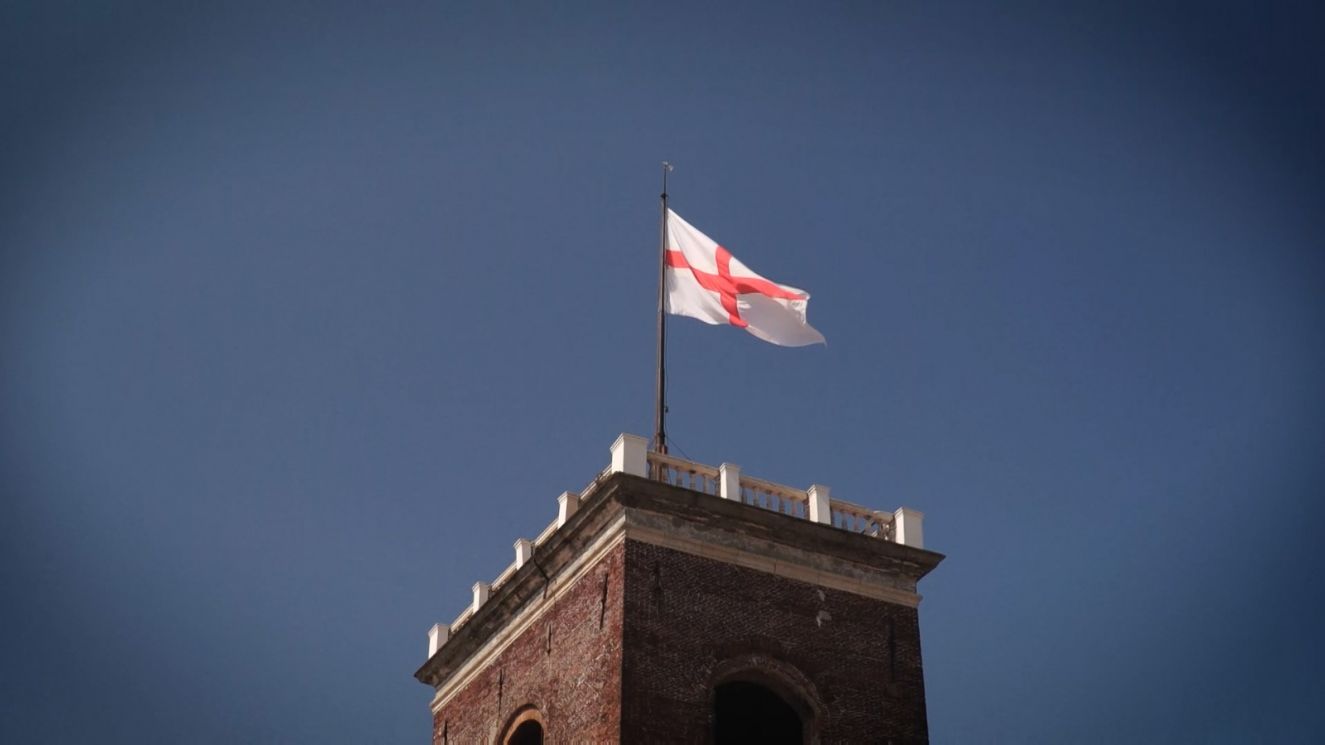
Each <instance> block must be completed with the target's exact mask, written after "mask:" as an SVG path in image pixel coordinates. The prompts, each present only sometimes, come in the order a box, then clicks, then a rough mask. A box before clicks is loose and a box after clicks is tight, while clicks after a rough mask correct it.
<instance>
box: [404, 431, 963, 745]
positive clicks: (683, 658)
mask: <svg viewBox="0 0 1325 745" xmlns="http://www.w3.org/2000/svg"><path fill="white" fill-rule="evenodd" d="M921 520H922V515H921V514H920V513H919V512H917V511H915V510H911V509H908V508H900V509H898V510H896V511H895V512H891V513H885V512H876V511H873V510H870V509H867V508H864V507H861V506H859V505H855V504H851V503H849V502H845V501H843V500H839V499H836V498H833V497H831V496H830V493H829V490H828V488H827V487H824V486H820V485H815V486H811V487H809V488H808V489H805V490H800V489H794V488H791V487H786V486H781V485H778V484H774V483H771V482H768V481H763V480H760V479H756V478H751V477H748V476H745V475H743V474H741V472H740V469H739V468H737V467H736V466H734V465H731V464H723V465H722V466H720V467H716V468H715V467H711V466H706V465H702V464H699V463H693V462H690V461H687V460H683V459H680V458H675V457H673V456H669V455H662V454H658V453H653V452H648V451H647V442H646V441H645V440H644V438H641V437H637V436H634V435H621V436H620V437H619V438H618V439H617V441H616V443H615V444H613V446H612V457H611V463H610V465H609V466H608V467H607V468H606V469H604V470H603V472H602V473H600V474H599V475H598V477H597V478H595V479H594V480H593V482H592V483H590V484H589V485H588V486H587V487H586V488H585V489H584V490H583V491H581V492H580V493H578V494H577V493H573V492H567V493H564V494H562V495H561V496H560V497H559V498H558V511H557V517H556V519H555V520H554V521H553V522H552V523H551V524H549V525H548V526H547V528H546V529H544V530H543V531H542V533H540V534H539V535H538V537H537V538H535V539H534V540H532V541H530V540H525V539H521V540H518V541H516V542H515V560H514V561H513V562H512V564H511V565H510V566H509V567H507V569H506V570H505V571H503V572H502V573H501V575H500V576H498V577H497V578H496V579H495V580H493V581H492V582H491V583H485V582H479V583H476V584H475V585H474V587H473V599H472V602H471V603H470V605H469V607H468V608H466V609H465V611H464V612H463V613H461V614H460V616H459V617H458V618H457V619H456V620H455V621H454V622H452V623H450V624H438V625H436V626H434V627H433V628H432V630H431V631H430V632H429V644H428V648H429V649H428V651H429V657H428V660H427V662H425V663H424V665H423V666H422V667H421V668H419V670H418V672H416V673H415V677H416V678H418V680H419V681H421V682H423V683H425V684H427V685H430V686H432V687H433V688H434V689H435V691H436V695H435V696H434V698H433V701H432V705H431V707H432V712H433V743H434V745H455V744H457V743H476V742H483V743H493V742H495V743H503V744H505V743H513V744H515V745H527V744H529V743H541V742H549V743H563V742H565V743H569V742H641V743H642V742H649V743H654V742H685V743H695V742H717V743H722V742H763V743H779V742H786V743H817V742H821V741H822V742H881V743H896V744H897V745H902V744H904V743H907V744H909V743H924V742H927V741H928V729H927V724H926V715H925V692H924V678H923V674H922V667H921V657H920V630H919V623H918V616H917V607H918V604H919V602H920V596H919V595H918V594H917V593H916V583H917V582H918V580H919V579H920V578H921V577H923V576H924V575H925V574H927V573H928V572H929V571H930V570H931V569H933V568H934V567H935V566H937V565H938V563H939V562H940V561H941V560H942V558H943V557H942V556H941V555H939V554H936V553H934V552H931V551H927V550H925V549H924V548H923V536H922V526H921Z"/></svg>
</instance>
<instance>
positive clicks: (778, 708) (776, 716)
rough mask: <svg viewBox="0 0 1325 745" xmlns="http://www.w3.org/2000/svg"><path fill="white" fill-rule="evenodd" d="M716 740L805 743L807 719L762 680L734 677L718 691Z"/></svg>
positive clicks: (720, 744)
mask: <svg viewBox="0 0 1325 745" xmlns="http://www.w3.org/2000/svg"><path fill="white" fill-rule="evenodd" d="M713 708H714V711H713V724H714V733H713V740H714V742H715V743H716V745H726V744H727V743H749V742H758V743H764V745H801V743H803V742H805V722H804V720H802V719H801V715H800V713H799V712H797V711H796V709H795V708H794V707H793V706H792V705H791V704H789V703H787V701H786V700H785V699H783V698H782V697H781V696H779V695H778V694H776V693H774V692H773V691H772V690H770V689H768V688H765V687H764V686H762V685H759V684H758V683H751V682H749V681H744V680H733V681H730V682H727V683H722V684H721V685H719V686H718V687H717V688H716V689H715V690H714V702H713Z"/></svg>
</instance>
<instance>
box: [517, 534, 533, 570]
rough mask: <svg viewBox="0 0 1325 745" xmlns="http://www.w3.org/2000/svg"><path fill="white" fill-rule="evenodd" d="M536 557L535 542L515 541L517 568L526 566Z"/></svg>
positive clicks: (520, 539)
mask: <svg viewBox="0 0 1325 745" xmlns="http://www.w3.org/2000/svg"><path fill="white" fill-rule="evenodd" d="M533 555H534V542H533V541H530V540H528V539H526V538H517V539H515V568H516V569H519V568H520V567H522V566H524V563H525V562H526V561H529V559H530V558H532V557H533Z"/></svg>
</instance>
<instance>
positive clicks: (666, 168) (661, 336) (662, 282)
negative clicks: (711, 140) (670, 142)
mask: <svg viewBox="0 0 1325 745" xmlns="http://www.w3.org/2000/svg"><path fill="white" fill-rule="evenodd" d="M671 170H672V164H671V163H668V162H667V161H665V160H664V161H663V164H662V181H663V188H662V218H661V220H660V222H661V223H662V227H661V230H660V233H661V235H660V237H659V243H658V409H657V411H656V412H655V414H654V419H653V424H654V427H653V429H654V432H653V451H654V452H655V453H663V454H666V453H667V400H666V398H667V365H666V362H667V313H666V310H667V309H666V307H665V306H666V305H667V287H666V284H667V174H668V173H670V172H671Z"/></svg>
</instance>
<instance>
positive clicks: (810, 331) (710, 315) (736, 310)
mask: <svg viewBox="0 0 1325 745" xmlns="http://www.w3.org/2000/svg"><path fill="white" fill-rule="evenodd" d="M665 266H666V275H667V276H666V282H667V284H666V287H667V297H666V305H665V306H664V307H665V310H666V311H667V312H668V313H674V314H676V315H678V316H689V317H691V318H695V319H698V320H700V321H703V322H704V323H708V324H712V325H715V326H716V325H722V324H730V325H732V326H735V327H737V328H743V329H745V330H746V331H749V332H750V333H751V334H754V335H755V336H757V337H759V338H760V339H763V340H764V341H767V342H772V343H773V344H781V345H782V346H784V347H803V346H806V345H808V344H826V343H827V342H826V341H824V337H823V334H821V333H819V332H818V331H816V330H815V329H814V327H813V326H811V325H810V324H809V323H807V322H806V320H805V309H806V306H807V305H809V302H810V295H809V293H807V292H805V291H804V290H799V289H797V288H795V287H789V286H787V285H780V284H778V283H776V282H770V281H769V280H767V279H764V278H763V277H761V276H759V275H758V274H755V273H754V272H753V271H752V270H751V269H750V267H748V266H746V265H745V264H742V263H741V262H740V260H738V259H737V258H736V257H735V256H732V255H731V252H730V251H728V250H727V249H725V248H723V247H722V246H719V245H718V244H717V243H716V242H715V241H714V240H713V239H711V238H709V237H708V236H706V235H704V234H703V233H701V232H699V231H698V230H696V229H695V228H694V226H693V225H691V224H690V223H688V222H686V221H685V220H682V219H681V216H680V215H678V214H676V213H675V212H673V211H671V210H670V209H669V210H667V261H666V265H665Z"/></svg>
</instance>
